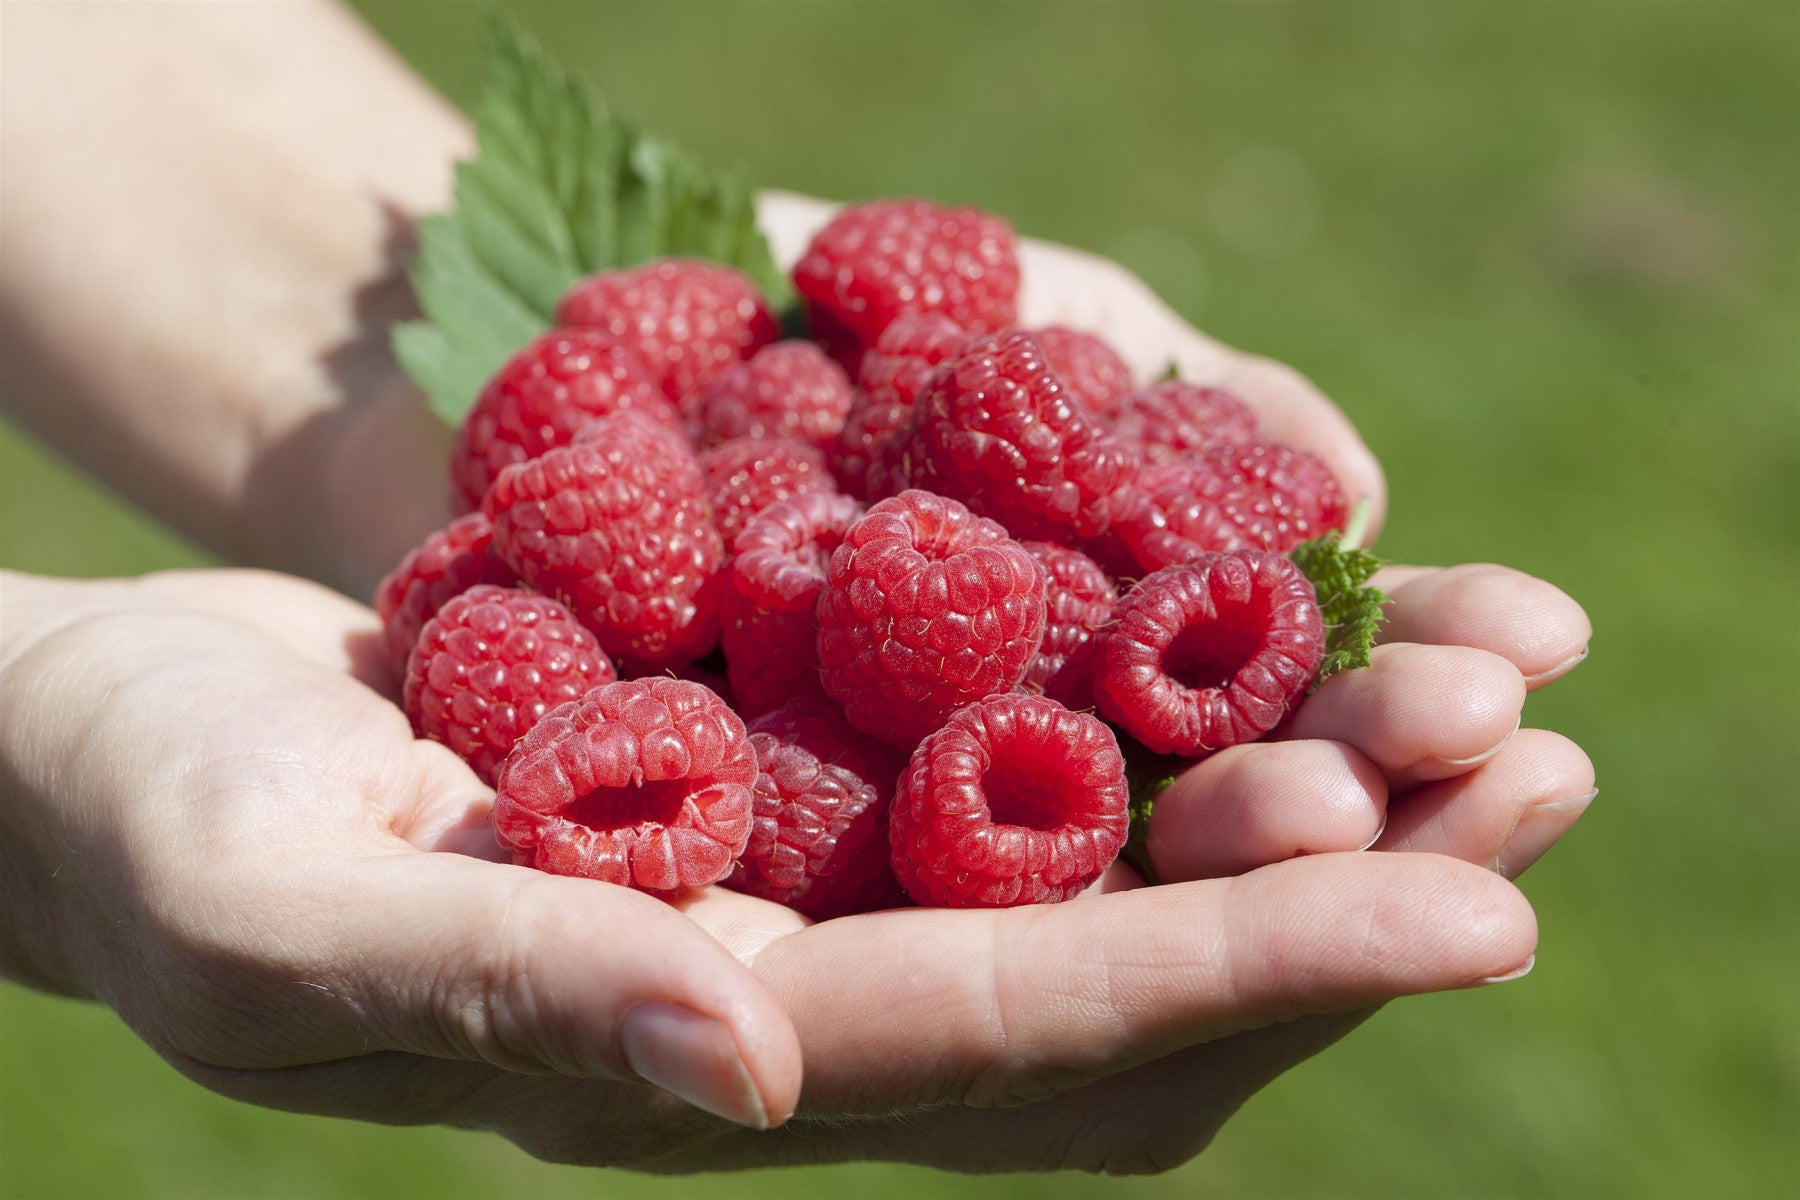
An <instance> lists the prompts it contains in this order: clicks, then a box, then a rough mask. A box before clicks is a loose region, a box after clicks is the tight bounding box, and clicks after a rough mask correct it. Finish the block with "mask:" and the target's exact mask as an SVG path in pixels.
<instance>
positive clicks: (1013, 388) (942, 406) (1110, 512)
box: [903, 333, 1137, 542]
mask: <svg viewBox="0 0 1800 1200" xmlns="http://www.w3.org/2000/svg"><path fill="white" fill-rule="evenodd" d="M914 420H915V422H916V423H917V429H916V431H915V435H914V436H915V439H916V440H915V444H914V446H913V447H911V448H910V449H909V451H908V458H909V460H910V461H908V462H907V463H906V464H905V466H904V468H903V469H904V470H905V473H906V476H907V482H908V483H910V484H911V485H912V486H914V487H924V488H929V489H931V490H932V491H935V492H938V493H940V494H942V495H946V496H950V497H953V498H955V499H957V500H961V501H962V502H963V503H964V504H967V505H968V506H969V507H970V508H971V509H973V510H974V511H975V512H977V513H980V514H981V515H982V516H985V517H992V518H993V519H994V520H996V521H999V522H1000V523H1001V524H1003V525H1005V526H1006V527H1007V529H1008V530H1010V531H1011V532H1012V533H1013V535H1014V536H1015V537H1021V538H1037V539H1040V540H1043V541H1053V542H1068V541H1078V540H1081V539H1086V538H1093V537H1098V536H1099V535H1101V534H1103V533H1105V532H1106V530H1107V527H1108V526H1109V525H1111V524H1112V521H1113V518H1114V516H1115V515H1116V514H1117V512H1118V511H1119V510H1120V509H1121V508H1122V507H1123V506H1124V504H1125V502H1126V499H1127V490H1128V489H1129V487H1130V485H1131V483H1132V482H1133V480H1134V479H1135V477H1136V474H1137V456H1136V454H1135V452H1133V451H1132V449H1131V448H1130V447H1129V446H1127V445H1125V444H1124V443H1123V442H1120V441H1118V440H1116V439H1114V438H1112V437H1110V436H1108V434H1107V433H1106V431H1105V428H1104V427H1103V426H1102V424H1101V423H1100V421H1099V420H1098V419H1097V418H1094V417H1091V416H1089V415H1088V414H1087V413H1086V412H1085V411H1084V410H1083V409H1082V408H1081V407H1080V405H1079V404H1077V403H1075V401H1074V400H1073V399H1072V397H1071V396H1070V394H1069V390H1068V388H1067V387H1065V386H1064V385H1063V383H1062V381H1061V380H1060V379H1059V378H1057V376H1056V374H1055V373H1054V372H1052V371H1051V370H1050V368H1049V366H1048V365H1047V364H1046V363H1045V362H1044V356H1043V352H1042V351H1041V350H1040V349H1039V348H1038V345H1037V342H1036V341H1034V340H1033V339H1032V337H1031V335H1030V334H1025V333H1008V334H1002V335H1000V336H998V337H989V338H982V339H980V340H978V341H976V342H974V343H972V344H970V345H969V346H967V347H966V348H964V350H963V351H962V353H961V354H959V355H957V356H956V357H955V358H953V359H950V360H949V361H948V362H946V363H945V364H944V365H943V366H942V367H940V368H939V369H938V370H937V371H936V372H935V373H934V374H933V375H932V376H931V381H930V382H929V383H928V384H927V385H926V387H925V390H924V391H923V392H921V393H920V395H919V400H918V406H917V411H916V413H915V414H914Z"/></svg>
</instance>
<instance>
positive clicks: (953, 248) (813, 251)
mask: <svg viewBox="0 0 1800 1200" xmlns="http://www.w3.org/2000/svg"><path fill="white" fill-rule="evenodd" d="M794 286H795V287H796V288H797V289H798V290H799V292H800V295H801V297H802V298H803V299H804V300H805V301H806V306H807V313H808V315H809V317H810V318H811V321H812V330H813V334H814V336H815V337H817V338H818V340H819V341H821V342H823V343H824V344H825V347H826V348H827V349H828V350H830V351H831V353H832V356H833V357H834V358H836V359H837V360H838V361H839V362H841V363H843V364H844V365H845V367H846V368H848V369H850V370H852V371H853V372H854V370H855V368H856V365H857V363H858V362H859V360H860V359H861V357H862V353H863V351H864V350H866V349H868V348H869V347H871V346H873V345H874V344H875V342H876V339H877V338H879V337H880V336H881V334H882V331H883V330H885V329H886V328H887V327H888V325H889V324H890V323H891V322H892V321H893V320H894V318H896V317H898V316H901V315H902V314H904V313H942V314H943V315H944V316H946V317H949V318H950V319H951V320H953V321H955V322H956V323H957V324H958V325H961V326H963V327H964V328H965V329H968V330H970V331H971V332H975V333H993V332H996V331H998V330H1001V329H1004V328H1006V327H1007V326H1008V325H1011V324H1012V323H1013V321H1014V319H1015V316H1016V312H1017V308H1016V305H1017V301H1018V294H1019V259H1018V252H1017V249H1016V247H1015V245H1014V240H1013V231H1012V227H1011V226H1010V225H1008V224H1007V223H1006V222H1005V221H1003V220H1001V219H1000V218H999V217H996V216H992V215H990V214H988V213H984V212H982V211H981V210H980V209H975V208H942V207H939V206H938V205H936V204H932V203H931V202H930V201H927V200H879V201H875V202H874V203H871V204H857V205H852V206H851V207H849V208H846V209H844V210H843V211H842V212H840V213H839V214H838V215H837V216H836V218H834V219H833V220H832V222H831V223H830V224H829V225H827V226H825V228H824V229H821V230H820V231H819V233H818V235H817V236H816V237H814V238H813V240H812V244H811V245H809V246H808V247H807V248H806V253H805V254H803V255H802V256H801V258H800V261H799V263H798V264H797V265H796V266H795V267H794Z"/></svg>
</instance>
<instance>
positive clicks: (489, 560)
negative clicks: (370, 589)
mask: <svg viewBox="0 0 1800 1200" xmlns="http://www.w3.org/2000/svg"><path fill="white" fill-rule="evenodd" d="M493 539H494V527H493V526H492V525H490V524H489V523H488V519H487V517H486V516H484V515H483V514H481V513H478V512H477V513H469V514H468V515H467V516H462V517H458V518H456V520H454V521H452V522H450V524H449V526H448V527H447V528H445V529H440V530H438V531H437V532H436V533H434V534H432V535H431V536H430V537H428V538H426V539H425V542H424V544H423V545H421V546H420V547H419V548H418V549H416V550H414V551H413V552H412V553H410V554H408V555H407V556H406V557H405V558H403V559H401V560H400V565H399V566H397V567H395V568H394V569H393V570H392V571H391V572H389V573H388V576H387V578H385V579H383V580H382V581H381V584H380V586H378V587H377V588H376V589H375V615H376V616H378V617H380V618H381V624H382V634H383V637H384V638H385V640H386V644H387V652H388V662H389V663H390V664H391V665H392V666H393V668H394V677H395V678H396V679H400V680H404V679H405V678H406V660H407V657H408V656H409V655H411V654H412V652H413V647H414V646H416V645H418V643H419V631H420V630H421V629H424V628H425V622H427V621H429V620H431V618H432V615H433V614H434V613H436V612H437V610H438V609H439V608H441V607H443V605H444V602H445V601H447V600H451V599H454V598H455V597H457V596H460V595H462V594H463V593H464V592H466V591H468V590H469V589H470V588H472V587H475V586H476V585H477V584H483V583H491V584H496V585H498V586H500V587H510V586H511V585H512V584H514V583H516V582H518V578H519V577H518V575H517V574H516V573H515V572H514V571H513V569H512V568H511V567H509V566H507V565H506V564H505V563H504V562H502V561H500V558H499V556H497V555H496V554H494V553H493V550H492V542H493Z"/></svg>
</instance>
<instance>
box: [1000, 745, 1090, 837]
mask: <svg viewBox="0 0 1800 1200" xmlns="http://www.w3.org/2000/svg"><path fill="white" fill-rule="evenodd" d="M1068 786H1069V783H1068V766H1067V764H1058V763H1055V762H1052V761H1048V760H1044V759H1027V758H1025V757H1024V756H1023V755H1011V756H1008V757H1006V758H1001V757H999V756H996V757H995V760H994V765H993V766H991V767H989V768H988V770H987V773H986V774H985V775H983V776H982V777H981V790H982V793H983V794H984V795H985V796H986V797H987V806H988V813H989V814H990V815H991V816H992V817H993V820H994V824H996V825H1021V826H1024V827H1025V828H1026V829H1038V830H1049V829H1055V828H1057V827H1058V826H1059V825H1061V824H1062V823H1063V822H1064V821H1066V820H1067V819H1068V808H1069V806H1068V802H1067V801H1066V800H1065V799H1064V798H1063V792H1064V790H1065V789H1066V788H1067V787H1068Z"/></svg>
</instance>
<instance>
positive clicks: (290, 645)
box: [134, 568, 392, 694]
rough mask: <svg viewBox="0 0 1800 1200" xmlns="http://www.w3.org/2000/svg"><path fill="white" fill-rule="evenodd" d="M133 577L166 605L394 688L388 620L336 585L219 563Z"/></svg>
mask: <svg viewBox="0 0 1800 1200" xmlns="http://www.w3.org/2000/svg"><path fill="white" fill-rule="evenodd" d="M134 583H135V586H136V588H137V589H138V593H139V596H140V597H141V598H142V599H145V600H148V601H150V602H152V603H155V604H157V605H159V606H162V607H167V608H172V609H179V610H181V611H184V612H191V613H203V614H206V615H208V616H215V617H221V618H223V619H225V620H228V621H232V622H234V623H235V624H238V625H242V626H246V627H248V628H250V629H253V630H255V631H256V632H257V633H259V634H261V635H263V636H264V637H265V638H267V639H269V640H270V641H272V642H274V643H276V644H277V645H280V646H282V647H283V648H285V649H286V650H288V651H290V652H292V653H294V654H298V655H300V656H301V657H302V658H305V659H309V660H310V661H312V662H316V663H320V664H323V665H324V666H327V667H330V668H331V669H333V670H335V671H343V672H345V673H346V674H349V675H351V676H353V677H355V678H357V679H359V680H361V681H362V682H363V683H365V684H367V685H369V686H370V687H372V688H374V689H375V690H376V691H379V692H382V693H383V694H387V693H388V692H389V691H390V690H391V689H392V683H391V681H390V679H389V675H390V673H391V672H390V671H389V669H388V667H387V659H386V655H385V653H384V652H383V650H382V645H381V622H380V621H379V620H377V619H376V616H375V614H374V612H373V611H372V610H370V609H369V608H368V607H366V606H365V605H361V604H358V603H356V602H355V601H354V600H350V599H348V598H346V597H344V596H342V595H340V594H339V593H337V592H334V591H332V590H331V589H330V588H327V587H322V586H320V585H319V584H316V583H313V582H311V581H310V580H305V579H299V578H296V577H294V576H292V575H282V574H279V573H277V572H274V571H258V570H245V569H219V568H213V569H208V570H183V571H158V572H156V573H155V574H152V575H146V576H143V577H142V578H141V579H138V580H136V581H134Z"/></svg>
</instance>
